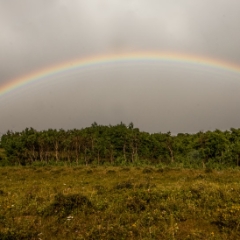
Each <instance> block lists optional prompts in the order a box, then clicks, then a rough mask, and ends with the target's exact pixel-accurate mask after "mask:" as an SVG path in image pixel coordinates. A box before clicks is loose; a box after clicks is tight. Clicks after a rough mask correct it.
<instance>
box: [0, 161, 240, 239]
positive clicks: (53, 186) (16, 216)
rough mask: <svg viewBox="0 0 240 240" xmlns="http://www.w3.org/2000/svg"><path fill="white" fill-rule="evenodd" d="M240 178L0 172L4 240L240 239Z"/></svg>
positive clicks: (65, 169)
mask: <svg viewBox="0 0 240 240" xmlns="http://www.w3.org/2000/svg"><path fill="white" fill-rule="evenodd" d="M239 179H240V172H239V170H237V169H228V170H213V169H210V168H206V169H184V168H173V167H172V168H169V167H164V168H160V167H151V166H145V167H134V166H132V167H127V166H122V167H121V166H117V167H113V166H108V167H106V166H93V165H92V166H87V167H86V166H75V167H69V166H50V165H48V166H47V165H46V166H42V167H40V166H38V167H36V166H25V167H22V166H18V167H1V168H0V239H240V218H239V216H240V182H239Z"/></svg>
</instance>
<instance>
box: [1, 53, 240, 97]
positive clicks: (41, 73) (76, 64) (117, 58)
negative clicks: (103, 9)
mask: <svg viewBox="0 0 240 240" xmlns="http://www.w3.org/2000/svg"><path fill="white" fill-rule="evenodd" d="M128 61H162V62H175V63H186V64H195V65H200V66H204V67H212V68H217V69H223V70H226V71H231V72H235V73H237V74H240V65H237V64H234V63H230V62H226V61H222V60H219V59H213V58H209V57H203V56H194V55H187V54H176V53H156V52H140V53H125V54H109V55H100V56H93V57H85V58H82V59H76V60H72V61H67V62H63V63H60V64H57V65H53V66H50V67H46V68H43V69H40V70H37V71H35V72H32V73H29V74H27V75H25V76H21V77H19V78H16V79H12V80H10V81H7V83H6V84H4V85H3V86H0V96H2V95H4V94H6V93H9V92H11V91H13V90H15V89H18V88H20V87H23V86H25V85H27V84H28V83H32V82H35V81H39V80H41V79H44V78H47V77H50V76H53V75H56V74H59V73H63V72H66V71H72V70H75V69H82V68H88V67H92V66H97V65H102V64H109V63H123V62H128ZM239 76H240V75H239Z"/></svg>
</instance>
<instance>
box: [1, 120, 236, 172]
mask: <svg viewBox="0 0 240 240" xmlns="http://www.w3.org/2000/svg"><path fill="white" fill-rule="evenodd" d="M0 148H1V149H0V150H1V151H0V163H1V165H23V166H24V165H31V164H50V163H54V164H57V163H67V164H73V165H74V164H75V165H89V164H95V165H112V166H119V165H155V166H157V165H159V166H160V165H165V166H166V165H169V166H170V165H173V164H175V165H178V166H183V167H196V168H198V167H203V168H205V167H213V168H214V167H218V168H221V167H227V166H228V167H237V166H239V157H240V129H234V128H231V129H230V130H227V131H221V130H218V129H216V130H215V131H206V132H203V131H200V132H197V133H194V134H189V133H179V134H177V135H172V134H171V132H167V133H161V132H159V133H148V132H144V131H140V130H139V129H138V128H136V127H134V124H133V123H130V124H128V125H126V124H124V123H122V122H121V123H120V124H117V125H114V126H112V125H109V126H105V125H99V124H97V123H96V122H94V123H93V124H92V125H91V126H90V127H86V128H82V129H72V130H64V129H59V130H56V129H48V130H44V131H37V130H35V129H33V128H26V129H25V130H23V131H21V132H13V131H8V132H7V133H6V134H4V135H2V137H1V142H0Z"/></svg>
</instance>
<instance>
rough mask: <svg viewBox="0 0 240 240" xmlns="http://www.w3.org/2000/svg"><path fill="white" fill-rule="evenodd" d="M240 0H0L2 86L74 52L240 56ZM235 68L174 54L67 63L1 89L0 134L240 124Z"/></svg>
mask: <svg viewBox="0 0 240 240" xmlns="http://www.w3.org/2000/svg"><path fill="white" fill-rule="evenodd" d="M239 9H240V1H239V0H229V1H227V0H211V1H209V0H194V1H193V0H178V1H176V0H174V1H173V0H168V1H166V0H165V1H163V0H71V1H69V0H35V1H32V0H21V1H19V0H0V29H1V30H0V89H1V86H3V85H4V84H6V83H7V82H10V81H11V80H13V79H16V78H19V77H21V76H23V75H26V74H28V73H30V72H34V71H37V70H40V69H42V68H46V67H48V66H52V65H55V64H59V63H61V62H68V61H71V60H72V59H76V58H77V59H81V58H83V59H84V58H85V57H87V56H95V55H96V56H98V55H105V54H116V53H117V54H119V53H130V52H139V51H151V52H158V53H161V52H173V53H181V54H191V55H195V56H205V57H207V58H214V59H219V60H222V61H226V62H229V63H235V64H237V65H239V69H240V29H239V23H240V14H239ZM239 92H240V73H239V74H237V73H236V72H235V73H234V72H228V71H225V70H221V69H216V68H210V67H204V66H200V65H199V66H197V65H191V64H187V63H180V62H178V63H177V62H175V63H174V62H154V63H151V62H144V63H139V62H134V61H133V62H127V63H122V64H117V63H115V64H111V65H106V66H105V67H104V66H99V67H98V66H95V67H93V68H88V69H79V71H73V72H66V73H63V74H60V75H59V74H58V75H56V76H51V77H48V78H45V79H43V80H41V81H38V82H35V83H32V84H28V85H26V86H24V87H22V88H18V89H15V90H14V91H12V92H10V93H8V94H5V95H3V96H0V133H5V132H6V131H7V130H14V131H18V130H23V129H25V128H26V127H34V128H36V129H39V130H40V129H48V128H57V129H58V128H64V129H72V128H82V127H87V126H90V125H91V123H93V122H94V121H96V122H97V123H99V124H107V125H108V124H117V123H120V121H123V122H124V123H126V124H128V123H130V122H133V123H134V124H135V126H136V127H139V128H140V129H141V130H143V131H149V132H167V131H171V132H172V133H178V132H197V131H200V130H214V129H216V128H218V129H222V130H225V129H229V128H231V127H235V128H240V95H239Z"/></svg>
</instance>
